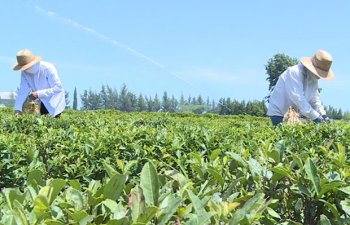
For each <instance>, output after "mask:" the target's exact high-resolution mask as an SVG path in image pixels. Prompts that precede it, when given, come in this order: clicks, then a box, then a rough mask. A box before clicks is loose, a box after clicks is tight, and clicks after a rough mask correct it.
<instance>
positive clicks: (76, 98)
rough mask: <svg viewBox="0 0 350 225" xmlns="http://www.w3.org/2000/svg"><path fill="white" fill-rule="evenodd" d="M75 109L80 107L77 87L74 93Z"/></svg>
mask: <svg viewBox="0 0 350 225" xmlns="http://www.w3.org/2000/svg"><path fill="white" fill-rule="evenodd" d="M73 109H74V110H77V109H78V96H77V88H76V87H75V88H74V93H73Z"/></svg>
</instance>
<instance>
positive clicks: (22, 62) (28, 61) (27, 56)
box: [13, 49, 41, 71]
mask: <svg viewBox="0 0 350 225" xmlns="http://www.w3.org/2000/svg"><path fill="white" fill-rule="evenodd" d="M40 60H41V57H40V56H35V55H33V53H32V52H31V51H30V50H29V49H22V50H20V51H19V52H17V64H15V65H13V70H15V71H23V70H26V69H28V68H29V67H31V66H33V65H34V64H35V63H37V62H39V61H40Z"/></svg>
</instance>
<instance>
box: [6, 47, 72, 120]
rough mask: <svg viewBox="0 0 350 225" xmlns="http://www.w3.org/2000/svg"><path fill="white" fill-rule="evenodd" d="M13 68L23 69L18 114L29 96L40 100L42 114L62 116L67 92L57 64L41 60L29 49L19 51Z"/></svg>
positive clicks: (17, 105)
mask: <svg viewBox="0 0 350 225" xmlns="http://www.w3.org/2000/svg"><path fill="white" fill-rule="evenodd" d="M13 70H15V71H21V83H20V88H19V91H18V95H17V98H16V101H15V112H16V114H21V113H22V107H23V104H24V102H25V100H26V98H27V97H29V98H30V99H31V100H36V99H39V100H40V114H41V115H45V114H50V115H51V116H53V117H56V118H57V117H60V115H61V113H62V112H63V110H64V109H65V107H66V100H65V92H64V89H63V87H62V83H61V80H60V78H59V76H58V73H57V70H56V68H55V66H54V65H53V64H51V63H48V62H45V61H41V57H39V56H35V55H33V54H32V52H31V51H30V50H29V49H23V50H20V51H19V52H18V53H17V63H16V64H15V65H14V66H13ZM28 95H29V96H28Z"/></svg>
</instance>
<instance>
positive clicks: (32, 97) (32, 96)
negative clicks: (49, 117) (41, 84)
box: [29, 92, 38, 100]
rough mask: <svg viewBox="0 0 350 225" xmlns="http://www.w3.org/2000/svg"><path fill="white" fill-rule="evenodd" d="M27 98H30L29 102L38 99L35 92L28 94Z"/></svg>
mask: <svg viewBox="0 0 350 225" xmlns="http://www.w3.org/2000/svg"><path fill="white" fill-rule="evenodd" d="M29 98H30V100H35V99H37V98H38V93H36V92H32V93H30V94H29Z"/></svg>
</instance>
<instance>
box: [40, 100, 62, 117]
mask: <svg viewBox="0 0 350 225" xmlns="http://www.w3.org/2000/svg"><path fill="white" fill-rule="evenodd" d="M47 114H49V111H47V108H46V107H45V105H44V104H43V103H41V105H40V115H47ZM60 116H61V113H60V114H57V115H56V116H55V118H59V117H60Z"/></svg>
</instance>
